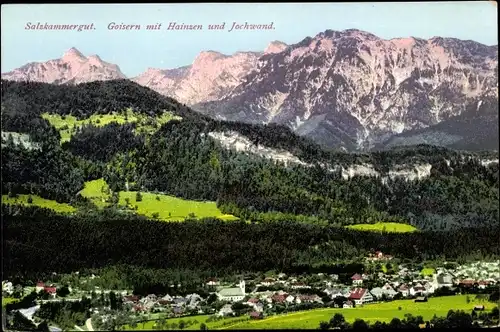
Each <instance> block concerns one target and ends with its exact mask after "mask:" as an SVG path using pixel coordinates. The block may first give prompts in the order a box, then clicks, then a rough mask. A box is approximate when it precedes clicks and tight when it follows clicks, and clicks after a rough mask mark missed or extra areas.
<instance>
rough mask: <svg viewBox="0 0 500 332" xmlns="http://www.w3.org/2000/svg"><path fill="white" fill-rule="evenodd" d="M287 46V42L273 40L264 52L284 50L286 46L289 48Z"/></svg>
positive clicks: (270, 52)
mask: <svg viewBox="0 0 500 332" xmlns="http://www.w3.org/2000/svg"><path fill="white" fill-rule="evenodd" d="M287 46H288V45H287V44H285V43H283V42H281V41H279V40H275V41H272V42H270V43H269V45H268V46H267V47H266V49H265V50H264V54H272V53H279V52H281V51H283V50H284V49H285V48H287Z"/></svg>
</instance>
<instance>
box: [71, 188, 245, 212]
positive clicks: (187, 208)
mask: <svg viewBox="0 0 500 332" xmlns="http://www.w3.org/2000/svg"><path fill="white" fill-rule="evenodd" d="M103 187H104V188H105V189H104V191H103V190H102V188H103ZM107 187H108V186H107V184H106V181H104V179H98V180H93V181H88V182H86V183H85V187H84V189H83V190H82V191H81V192H80V193H81V195H82V196H83V197H87V198H89V199H90V200H91V201H92V202H93V203H94V204H95V205H96V206H97V207H99V208H103V207H105V206H107V205H108V204H109V203H107V202H106V199H108V198H109V194H108V193H107V190H106V188H107ZM136 195H137V192H136V191H120V192H119V198H120V200H119V205H120V206H123V207H126V206H127V199H128V207H129V208H134V207H135V206H137V210H135V212H136V213H138V214H141V215H145V216H148V217H154V215H155V214H156V215H157V217H158V219H159V220H165V221H179V220H180V221H182V220H184V219H185V218H186V217H188V216H189V214H191V213H194V216H195V217H196V218H204V217H216V218H219V219H222V220H237V218H236V217H234V216H232V215H227V214H223V213H222V212H221V211H220V210H219V209H218V208H217V205H216V204H215V202H197V201H190V200H184V199H181V198H177V197H174V196H169V195H163V194H153V193H144V192H141V195H142V200H141V201H139V202H137V201H136Z"/></svg>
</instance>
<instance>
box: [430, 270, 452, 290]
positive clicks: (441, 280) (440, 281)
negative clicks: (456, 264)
mask: <svg viewBox="0 0 500 332" xmlns="http://www.w3.org/2000/svg"><path fill="white" fill-rule="evenodd" d="M432 277H433V280H432V285H433V286H434V289H438V288H441V287H453V277H452V276H451V274H449V273H440V274H434V275H433V276H432Z"/></svg>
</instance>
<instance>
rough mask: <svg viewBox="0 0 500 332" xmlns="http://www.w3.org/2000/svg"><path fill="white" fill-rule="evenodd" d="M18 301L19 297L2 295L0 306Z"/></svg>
mask: <svg viewBox="0 0 500 332" xmlns="http://www.w3.org/2000/svg"><path fill="white" fill-rule="evenodd" d="M17 301H19V299H15V298H13V297H3V296H2V307H5V306H6V305H7V304H9V303H14V302H17Z"/></svg>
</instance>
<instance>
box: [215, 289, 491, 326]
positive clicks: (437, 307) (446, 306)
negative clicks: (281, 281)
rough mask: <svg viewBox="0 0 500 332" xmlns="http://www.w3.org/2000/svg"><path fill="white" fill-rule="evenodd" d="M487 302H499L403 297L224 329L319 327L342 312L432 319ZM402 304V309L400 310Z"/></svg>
mask: <svg viewBox="0 0 500 332" xmlns="http://www.w3.org/2000/svg"><path fill="white" fill-rule="evenodd" d="M478 303H480V304H483V305H484V306H485V307H486V309H487V310H491V309H492V308H493V307H494V306H495V304H494V303H491V302H486V301H484V302H477V301H475V299H474V295H471V296H470V303H467V301H466V295H455V296H446V297H436V298H430V299H429V302H423V303H415V302H414V301H413V300H399V301H393V302H386V303H377V304H368V305H365V306H364V307H357V308H352V309H330V308H328V309H316V310H309V311H301V312H295V313H289V314H284V315H277V316H272V317H269V318H266V319H263V320H251V321H247V322H243V323H236V324H232V325H228V326H225V327H223V328H222V329H317V328H318V327H319V323H320V322H322V321H329V320H330V318H332V316H333V315H334V314H335V313H337V312H340V313H342V314H343V315H344V317H345V318H346V320H347V321H348V322H353V321H354V320H355V319H356V318H362V319H363V320H365V321H369V322H370V323H371V324H373V323H375V322H376V321H377V320H378V321H381V322H390V321H391V320H392V319H393V318H394V317H398V318H400V319H403V318H404V315H405V314H412V315H414V316H419V315H420V316H422V317H423V318H424V320H430V319H431V318H432V317H433V316H434V314H436V315H437V316H446V314H447V313H448V311H449V310H450V309H453V310H465V311H466V312H470V311H472V308H473V307H474V305H475V304H478ZM398 307H401V310H399V309H398Z"/></svg>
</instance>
